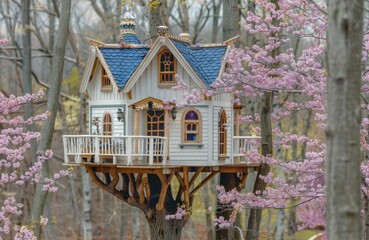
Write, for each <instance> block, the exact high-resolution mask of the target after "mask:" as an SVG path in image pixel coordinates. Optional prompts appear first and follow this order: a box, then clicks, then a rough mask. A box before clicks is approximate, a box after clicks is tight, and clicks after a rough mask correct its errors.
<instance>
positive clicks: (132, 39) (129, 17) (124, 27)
mask: <svg viewBox="0 0 369 240" xmlns="http://www.w3.org/2000/svg"><path fill="white" fill-rule="evenodd" d="M119 28H120V33H119V37H118V38H117V40H118V44H124V43H128V44H141V41H140V40H139V39H138V38H137V36H136V23H135V17H134V16H133V14H132V13H131V12H130V9H129V7H128V6H125V7H124V11H123V19H122V21H121V22H120V24H119Z"/></svg>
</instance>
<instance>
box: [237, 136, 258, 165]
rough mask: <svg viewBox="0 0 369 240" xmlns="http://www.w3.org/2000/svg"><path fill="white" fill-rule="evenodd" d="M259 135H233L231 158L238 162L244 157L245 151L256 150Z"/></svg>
mask: <svg viewBox="0 0 369 240" xmlns="http://www.w3.org/2000/svg"><path fill="white" fill-rule="evenodd" d="M260 139H261V137H260V136H234V137H233V158H234V159H236V160H237V161H238V162H242V159H244V160H245V161H246V159H245V153H246V152H248V151H258V149H257V148H258V146H259V145H260Z"/></svg>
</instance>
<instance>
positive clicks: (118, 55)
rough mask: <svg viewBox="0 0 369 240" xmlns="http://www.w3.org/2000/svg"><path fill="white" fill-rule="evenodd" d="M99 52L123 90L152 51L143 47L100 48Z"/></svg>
mask: <svg viewBox="0 0 369 240" xmlns="http://www.w3.org/2000/svg"><path fill="white" fill-rule="evenodd" d="M99 50H100V51H101V53H102V55H103V56H104V58H105V61H106V63H107V64H108V66H109V68H110V71H111V73H112V74H113V76H114V79H115V82H116V83H117V85H118V87H119V88H120V89H122V88H124V86H125V85H126V83H127V81H128V80H129V78H130V77H131V76H132V74H133V72H134V71H135V70H136V69H137V67H138V65H139V64H140V63H141V62H142V60H143V59H144V57H145V56H146V54H147V52H148V51H149V50H150V49H149V48H146V47H143V48H100V49H99Z"/></svg>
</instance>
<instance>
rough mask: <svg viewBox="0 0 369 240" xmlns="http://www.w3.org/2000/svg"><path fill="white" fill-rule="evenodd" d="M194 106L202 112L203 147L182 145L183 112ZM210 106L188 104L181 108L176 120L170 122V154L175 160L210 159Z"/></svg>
mask: <svg viewBox="0 0 369 240" xmlns="http://www.w3.org/2000/svg"><path fill="white" fill-rule="evenodd" d="M189 108H193V109H196V110H198V111H199V112H200V114H201V118H202V131H201V134H202V137H201V144H203V146H202V147H201V148H199V147H197V146H191V147H190V146H185V147H184V148H181V147H180V144H182V123H181V119H182V114H183V112H184V111H185V110H187V109H189ZM208 112H209V108H208V107H207V106H187V107H186V108H183V109H179V110H178V113H177V118H176V120H175V121H173V120H172V119H171V120H170V122H169V156H170V159H171V160H175V161H193V162H208V161H210V158H209V153H208V148H209V147H210V146H209V141H208V140H209V134H208V133H209V121H208Z"/></svg>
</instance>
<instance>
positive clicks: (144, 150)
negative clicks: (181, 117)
mask: <svg viewBox="0 0 369 240" xmlns="http://www.w3.org/2000/svg"><path fill="white" fill-rule="evenodd" d="M63 144H64V159H65V160H64V161H65V164H67V165H72V164H80V163H81V162H82V159H86V161H87V160H88V159H89V161H90V162H93V163H97V164H100V163H104V162H106V161H109V160H112V163H113V164H114V165H119V164H126V165H133V160H138V159H141V160H142V159H144V158H145V159H147V163H148V164H149V165H152V164H154V160H155V161H156V162H160V163H161V164H163V165H165V164H166V159H167V156H166V153H167V151H165V149H166V146H167V139H166V138H165V137H159V136H102V135H64V136H63Z"/></svg>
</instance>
